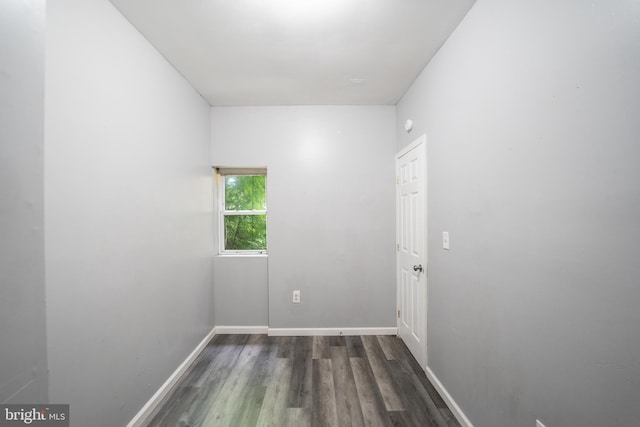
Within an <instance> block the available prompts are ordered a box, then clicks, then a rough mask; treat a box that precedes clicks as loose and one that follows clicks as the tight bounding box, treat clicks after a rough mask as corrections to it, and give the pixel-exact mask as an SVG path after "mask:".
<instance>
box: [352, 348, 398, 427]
mask: <svg viewBox="0 0 640 427" xmlns="http://www.w3.org/2000/svg"><path fill="white" fill-rule="evenodd" d="M350 362H351V369H352V371H353V378H354V381H355V383H356V389H357V390H358V398H359V400H360V407H361V408H362V416H363V418H364V422H365V425H366V426H367V427H387V426H390V425H391V419H390V418H389V414H388V413H387V410H386V408H385V405H384V400H383V399H382V395H380V391H379V390H378V384H377V382H376V379H375V377H374V375H373V371H372V370H371V366H369V361H368V360H367V359H365V358H361V357H352V358H350Z"/></svg>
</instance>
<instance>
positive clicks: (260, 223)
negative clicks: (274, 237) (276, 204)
mask: <svg viewBox="0 0 640 427" xmlns="http://www.w3.org/2000/svg"><path fill="white" fill-rule="evenodd" d="M224 179H225V182H224V192H225V200H224V202H225V214H224V240H225V245H224V246H225V249H226V250H266V249H267V215H266V209H267V204H266V192H265V176H264V175H250V176H249V175H226V176H225V177H224ZM233 211H237V212H233ZM256 211H257V212H256Z"/></svg>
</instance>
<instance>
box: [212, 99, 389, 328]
mask: <svg viewBox="0 0 640 427" xmlns="http://www.w3.org/2000/svg"><path fill="white" fill-rule="evenodd" d="M394 111H395V109H394V107H391V106H389V107H332V106H326V107H228V108H225V107H216V108H213V109H212V115H211V118H212V148H211V150H212V160H211V161H212V164H213V165H217V166H267V167H268V178H267V180H268V181H267V182H268V184H267V185H268V190H267V204H268V224H267V227H268V233H269V234H268V245H269V256H268V267H267V268H265V267H263V266H262V265H258V266H256V264H255V263H256V262H260V261H256V260H255V259H253V260H252V259H247V260H240V261H243V262H240V261H235V260H234V261H229V260H228V259H226V258H219V259H217V260H216V278H217V280H216V283H215V295H216V304H222V305H224V304H226V303H227V301H225V300H223V299H222V296H223V295H225V294H228V293H229V292H230V291H229V289H230V288H233V287H236V286H238V284H239V283H242V285H243V286H245V289H246V290H245V292H246V293H245V298H247V299H248V300H249V302H248V303H247V304H246V305H244V304H239V305H237V306H234V309H235V310H238V312H239V313H236V315H239V314H242V315H243V316H244V315H245V314H246V315H249V314H250V310H253V309H254V307H257V306H260V305H262V307H263V308H264V307H266V306H267V304H268V315H269V318H268V321H269V326H271V327H274V328H299V327H388V326H395V249H394V247H395V208H394V206H395V205H394V191H395V184H394V176H395V172H394V155H395V151H396V141H395V135H394V126H395V117H394ZM232 262H233V264H231V263H232ZM243 268H251V269H254V268H260V269H261V270H260V271H261V274H265V275H266V274H268V301H267V300H265V299H264V286H265V281H264V280H262V281H256V282H255V284H254V285H255V287H256V289H255V291H254V290H252V289H251V288H250V286H252V285H251V284H248V283H246V282H242V279H237V278H238V277H241V276H238V275H239V274H240V272H241V270H242V269H243ZM267 270H268V272H267ZM293 289H300V290H301V291H302V303H301V304H299V305H298V304H296V305H294V304H292V303H291V292H292V290H293ZM230 301H233V300H230ZM234 320H235V319H234ZM229 322H230V320H229V319H228V318H223V317H222V316H221V312H216V324H229Z"/></svg>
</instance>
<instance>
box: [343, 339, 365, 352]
mask: <svg viewBox="0 0 640 427" xmlns="http://www.w3.org/2000/svg"><path fill="white" fill-rule="evenodd" d="M345 341H346V343H347V350H348V351H349V357H366V354H365V352H364V347H363V345H362V339H361V338H360V336H359V335H355V336H348V337H345Z"/></svg>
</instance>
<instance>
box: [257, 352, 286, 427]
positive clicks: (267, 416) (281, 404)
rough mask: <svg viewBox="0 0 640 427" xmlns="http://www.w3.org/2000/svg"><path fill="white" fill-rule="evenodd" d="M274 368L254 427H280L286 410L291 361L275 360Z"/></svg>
mask: <svg viewBox="0 0 640 427" xmlns="http://www.w3.org/2000/svg"><path fill="white" fill-rule="evenodd" d="M276 360H277V362H276V366H275V369H274V371H273V374H272V376H271V378H270V382H269V384H268V385H267V390H266V393H265V398H264V401H263V402H262V408H261V409H260V414H259V416H258V421H257V423H256V425H258V426H264V427H281V426H282V422H283V421H282V420H284V419H285V413H286V410H287V399H288V396H289V383H290V380H291V369H292V368H291V367H292V361H291V359H288V358H287V359H284V358H281V359H276Z"/></svg>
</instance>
